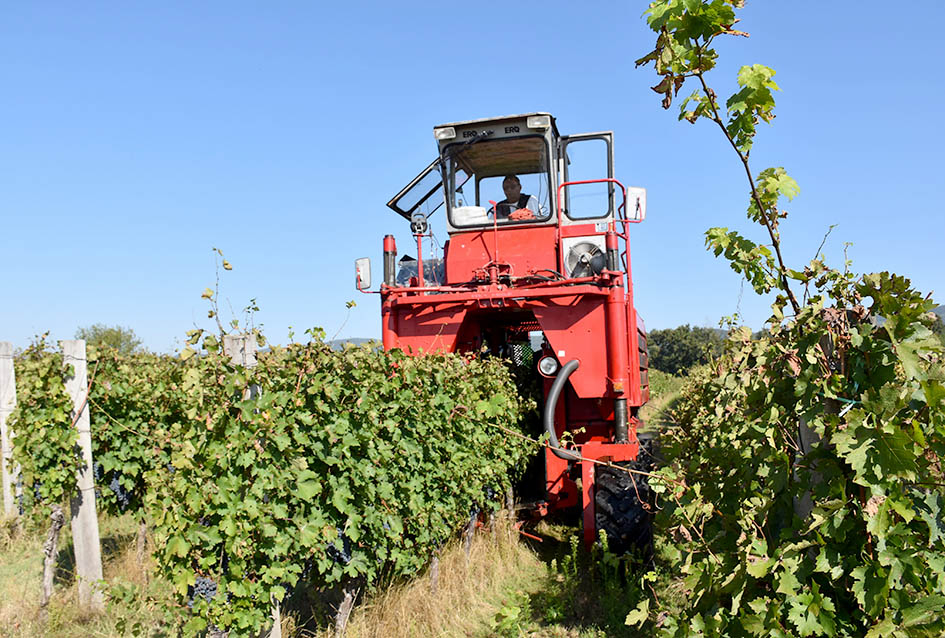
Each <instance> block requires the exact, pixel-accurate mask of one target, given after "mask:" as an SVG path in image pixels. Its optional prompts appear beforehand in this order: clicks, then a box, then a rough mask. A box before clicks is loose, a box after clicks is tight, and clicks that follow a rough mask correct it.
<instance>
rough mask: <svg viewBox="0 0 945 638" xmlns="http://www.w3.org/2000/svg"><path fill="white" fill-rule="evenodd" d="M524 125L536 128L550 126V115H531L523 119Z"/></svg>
mask: <svg viewBox="0 0 945 638" xmlns="http://www.w3.org/2000/svg"><path fill="white" fill-rule="evenodd" d="M525 125H526V126H528V128H537V129H546V128H551V116H549V115H532V116H531V117H529V118H528V119H527V120H526V121H525Z"/></svg>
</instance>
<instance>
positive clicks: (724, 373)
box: [637, 0, 945, 637]
mask: <svg viewBox="0 0 945 638" xmlns="http://www.w3.org/2000/svg"><path fill="white" fill-rule="evenodd" d="M743 4H744V3H743V2H738V1H736V0H702V1H697V2H688V1H686V2H680V1H677V0H661V1H658V2H653V3H651V5H650V8H649V10H648V12H647V20H648V23H649V25H650V27H651V28H652V29H653V30H654V31H655V32H656V33H657V42H656V47H655V48H654V50H653V51H652V52H651V53H649V54H647V55H646V56H644V57H643V58H641V59H640V60H638V61H637V63H638V65H639V64H649V63H653V64H654V66H655V67H656V72H657V73H658V74H659V75H660V81H659V83H658V84H657V85H656V86H654V87H653V88H654V90H655V91H657V92H658V93H660V94H662V95H663V96H664V97H663V106H664V108H668V107H669V106H670V105H671V103H672V101H673V98H674V97H675V96H676V94H677V93H678V92H679V90H680V89H681V88H682V87H683V86H684V85H685V84H686V82H687V81H689V80H694V81H695V82H696V83H697V88H696V90H695V91H694V92H693V93H692V94H691V95H690V96H689V97H688V98H687V99H685V100H684V101H683V103H682V106H681V109H680V116H679V117H680V119H685V120H687V121H689V122H693V123H695V122H698V121H700V120H707V121H710V122H712V123H713V124H714V125H716V126H717V127H718V128H719V129H720V130H721V131H722V133H723V136H724V138H725V139H726V142H727V143H728V144H729V145H730V146H731V147H732V149H733V150H734V151H735V153H736V154H737V156H738V158H739V161H740V162H741V163H742V165H743V167H744V169H745V173H746V177H747V179H748V182H749V187H750V193H749V206H748V218H749V220H750V221H752V222H754V223H756V224H758V225H759V226H761V227H762V228H763V229H764V231H765V235H766V236H767V238H768V239H769V240H770V243H768V244H763V243H756V242H755V241H753V240H751V239H749V238H747V237H745V236H743V235H741V234H740V233H738V232H736V231H729V229H728V228H713V229H710V230H709V231H707V233H706V244H707V246H708V247H709V248H710V249H711V250H712V251H713V252H714V253H715V255H716V256H724V257H725V259H726V260H728V262H729V264H730V265H731V267H732V268H733V269H734V270H735V271H736V272H738V273H739V274H741V275H742V276H744V277H745V278H746V279H747V281H748V282H749V283H750V284H751V285H752V287H753V288H754V289H755V291H756V292H757V293H759V294H767V293H769V292H774V293H775V299H774V303H773V304H772V315H771V317H770V318H769V319H768V321H767V323H766V329H765V334H764V335H762V336H761V337H760V338H752V335H751V333H750V332H749V331H748V330H747V329H745V328H741V329H738V330H735V331H733V332H732V334H731V335H730V338H729V341H728V344H727V352H726V354H725V355H724V356H722V357H721V358H720V359H719V360H718V361H717V362H715V363H714V364H712V365H711V366H710V367H709V368H706V369H704V370H703V371H702V372H701V373H700V374H699V376H698V377H697V378H696V380H695V382H694V384H693V386H692V387H691V388H690V389H689V390H688V392H687V394H686V396H685V397H684V399H683V401H682V402H681V405H680V407H679V409H678V413H677V415H676V416H677V421H678V422H679V424H680V425H681V426H682V427H680V428H678V429H676V430H673V431H671V432H669V433H667V434H666V435H665V437H664V443H665V444H666V447H667V450H668V454H667V456H668V457H670V458H672V459H673V462H672V463H671V464H670V466H669V467H667V468H664V469H662V470H660V471H659V473H661V474H662V475H664V476H666V477H671V478H673V479H674V480H676V481H678V482H679V483H675V484H667V483H660V482H655V483H654V484H653V490H654V491H655V492H658V493H663V494H667V495H669V496H670V497H671V498H670V499H669V500H670V502H669V504H668V505H667V507H666V508H665V509H664V511H663V524H664V526H666V527H667V528H668V529H669V531H670V532H671V533H672V534H673V536H674V538H675V539H676V540H677V541H678V545H676V546H675V549H672V550H671V553H672V559H673V561H674V563H675V565H676V568H677V569H679V570H680V571H681V572H682V573H683V574H684V575H685V576H686V586H687V588H688V590H689V593H688V597H687V598H688V604H687V606H686V609H685V611H684V613H683V615H682V616H681V617H676V616H673V615H669V616H666V617H665V618H664V619H663V621H662V629H663V631H664V633H665V634H667V635H672V636H742V635H745V636H747V635H752V636H795V635H800V636H811V635H817V636H851V637H852V636H870V637H879V636H893V635H895V636H904V635H915V634H918V635H937V634H938V633H940V632H941V631H942V629H943V627H945V618H943V612H942V609H943V607H945V527H943V525H942V522H941V521H942V508H943V505H945V492H943V490H942V485H943V483H945V481H943V479H942V467H941V458H942V454H943V452H945V371H943V366H942V347H941V342H940V341H938V340H937V339H936V338H935V337H934V335H933V334H932V331H931V330H930V326H931V321H932V319H931V317H930V316H929V314H928V312H929V310H931V308H933V307H934V305H935V304H934V303H933V302H932V301H931V300H930V299H929V298H928V297H926V296H924V295H922V294H920V293H919V292H917V291H915V290H914V289H912V287H911V285H910V283H909V281H908V280H907V279H905V278H903V277H901V276H897V275H893V274H889V273H875V274H868V275H856V274H854V273H852V272H851V271H850V262H849V261H848V262H847V263H846V264H845V267H844V268H843V270H838V269H834V268H831V267H829V266H828V265H827V264H826V263H825V262H824V260H823V259H822V258H820V256H819V255H818V258H816V259H814V260H812V261H811V262H810V263H809V264H807V265H806V266H804V267H803V268H800V269H793V268H791V267H789V266H788V265H787V264H786V262H785V260H784V258H783V255H782V250H781V237H780V234H779V225H780V224H781V223H782V220H783V219H785V218H786V216H787V213H786V212H785V211H784V209H783V208H782V207H781V204H780V199H781V198H782V197H784V198H787V199H791V198H793V197H794V196H796V195H797V194H798V192H799V188H798V185H797V183H796V182H795V181H794V180H793V179H792V178H791V177H790V176H789V175H788V174H787V172H786V171H785V170H784V168H782V167H773V168H767V169H764V170H762V171H760V172H758V173H757V177H756V176H755V173H754V172H753V171H752V168H751V166H750V163H749V154H750V151H751V149H752V146H753V143H754V138H755V135H756V129H757V125H758V124H759V123H760V122H762V121H764V122H771V121H772V119H773V117H774V98H773V95H774V91H777V90H779V87H778V86H777V84H775V82H774V81H773V77H774V75H775V72H774V70H772V69H770V68H768V67H765V66H763V65H759V64H755V65H751V66H745V67H742V69H741V70H740V71H739V74H738V84H739V91H738V92H737V93H736V94H734V95H733V96H731V97H730V98H729V99H728V100H726V101H725V103H724V109H723V107H722V103H721V102H720V101H719V99H718V96H717V94H716V92H715V91H714V90H713V89H712V88H711V87H710V86H709V84H708V81H707V77H706V75H707V73H708V72H709V71H710V70H711V69H712V68H713V67H714V66H715V62H716V59H717V57H718V55H717V53H716V51H715V50H714V49H713V48H712V46H713V43H714V41H715V40H716V38H719V37H722V36H726V35H728V36H747V34H746V33H745V32H743V31H740V30H736V29H735V28H734V25H735V24H736V23H737V22H738V20H737V18H736V15H735V12H736V9H738V8H741V6H742V5H743ZM795 288H803V291H804V294H803V295H798V294H797V292H796V291H795Z"/></svg>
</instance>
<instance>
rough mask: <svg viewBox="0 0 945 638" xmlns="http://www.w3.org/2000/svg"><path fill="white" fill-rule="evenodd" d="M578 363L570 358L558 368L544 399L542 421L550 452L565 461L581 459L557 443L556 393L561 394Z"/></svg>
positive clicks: (579, 363)
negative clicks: (546, 397)
mask: <svg viewBox="0 0 945 638" xmlns="http://www.w3.org/2000/svg"><path fill="white" fill-rule="evenodd" d="M579 365H581V362H580V361H578V360H577V359H571V360H570V361H568V362H567V363H566V364H564V365H563V366H561V369H560V370H558V375H557V376H556V377H555V380H554V382H552V384H551V390H549V391H548V399H547V400H546V401H545V413H544V415H542V423H543V425H544V426H545V432H547V433H548V443H549V447H550V448H551V452H552V453H553V454H554V455H555V456H557V457H558V458H559V459H564V460H565V461H578V460H580V459H581V455H580V454H577V453H576V452H571V451H569V450H562V449H561V444H560V443H558V437H557V436H556V435H555V408H556V407H557V406H558V395H560V394H561V389H562V388H564V384H565V383H567V382H568V377H570V376H571V373H572V372H574V371H575V370H577V369H578V366H579Z"/></svg>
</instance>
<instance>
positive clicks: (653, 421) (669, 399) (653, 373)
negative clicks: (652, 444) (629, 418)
mask: <svg viewBox="0 0 945 638" xmlns="http://www.w3.org/2000/svg"><path fill="white" fill-rule="evenodd" d="M649 377H650V400H649V401H648V402H647V404H646V405H644V406H643V408H642V409H641V410H640V416H641V418H642V419H643V422H644V424H645V428H644V430H647V431H653V430H659V429H660V428H661V427H662V426H665V425H672V418H671V416H670V410H671V409H672V406H673V402H674V401H675V400H676V398H677V397H678V396H679V393H680V392H681V391H682V389H683V387H685V385H686V383H687V378H686V377H678V376H676V375H672V374H669V373H667V372H661V371H659V370H650V373H649Z"/></svg>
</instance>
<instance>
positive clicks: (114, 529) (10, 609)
mask: <svg viewBox="0 0 945 638" xmlns="http://www.w3.org/2000/svg"><path fill="white" fill-rule="evenodd" d="M42 523H45V521H43V522H42ZM42 523H40V524H36V523H30V522H28V521H27V522H25V524H24V529H23V530H22V531H20V532H19V533H15V532H12V531H11V528H10V527H8V525H9V524H8V523H4V524H3V527H2V528H0V530H2V531H0V637H2V638H26V637H30V638H33V637H35V636H54V637H57V638H73V637H75V638H78V637H80V636H82V637H86V636H103V637H112V636H123V635H130V634H131V631H132V629H133V627H134V625H135V624H140V627H141V628H142V629H145V630H147V629H153V628H155V627H157V626H158V625H160V611H159V609H158V607H159V605H158V604H157V603H158V600H159V599H160V598H161V597H163V596H167V595H169V592H168V590H167V587H166V586H165V584H164V583H161V582H152V583H148V582H147V576H146V574H147V571H146V568H145V566H142V565H139V563H138V560H137V557H136V552H135V543H134V530H135V529H136V527H135V523H134V521H132V520H130V519H129V518H127V517H124V518H120V519H108V518H104V519H101V525H102V529H101V534H102V539H103V543H102V544H103V570H104V578H105V582H106V587H109V588H112V587H115V586H119V587H123V588H125V589H126V591H127V592H128V596H127V597H126V598H125V599H122V600H111V601H110V602H109V604H108V609H107V612H106V613H103V614H93V613H88V612H85V611H82V610H81V609H80V608H79V605H78V600H77V590H76V586H75V580H74V578H73V574H72V572H71V568H70V566H71V561H70V560H69V557H70V556H71V553H72V539H71V532H70V530H69V526H68V525H66V526H65V527H64V528H63V531H62V535H61V537H60V539H59V568H58V570H57V574H56V585H55V591H54V594H53V598H52V600H51V601H50V604H49V616H48V619H47V621H46V622H45V623H42V622H41V621H40V617H39V601H40V592H41V588H42V584H41V583H42V544H43V540H44V539H45V536H46V530H45V529H44V528H43V526H42ZM144 633H146V632H142V635H144Z"/></svg>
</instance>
